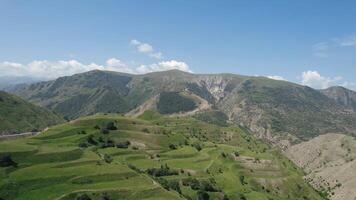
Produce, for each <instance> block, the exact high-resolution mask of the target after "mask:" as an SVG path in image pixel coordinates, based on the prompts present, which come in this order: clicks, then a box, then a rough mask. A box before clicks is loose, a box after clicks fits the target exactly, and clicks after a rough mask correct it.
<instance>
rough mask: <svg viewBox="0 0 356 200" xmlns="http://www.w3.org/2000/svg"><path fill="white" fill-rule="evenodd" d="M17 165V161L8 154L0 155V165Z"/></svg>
mask: <svg viewBox="0 0 356 200" xmlns="http://www.w3.org/2000/svg"><path fill="white" fill-rule="evenodd" d="M10 166H13V167H17V163H16V162H15V161H13V160H12V158H11V156H10V155H2V156H1V157H0V167H10Z"/></svg>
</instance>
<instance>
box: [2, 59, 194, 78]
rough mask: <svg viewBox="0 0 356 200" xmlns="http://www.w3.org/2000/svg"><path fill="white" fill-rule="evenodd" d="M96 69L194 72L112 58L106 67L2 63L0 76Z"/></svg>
mask: <svg viewBox="0 0 356 200" xmlns="http://www.w3.org/2000/svg"><path fill="white" fill-rule="evenodd" d="M95 69H98V70H109V71H117V72H125V73H131V74H142V73H147V72H155V71H165V70H171V69H178V70H182V71H186V72H192V71H191V70H190V68H189V66H188V64H186V63H185V62H181V61H176V60H170V61H161V62H159V63H153V64H150V65H141V66H139V67H131V66H129V65H127V64H126V63H124V62H122V61H121V60H119V59H117V58H110V59H108V60H107V61H106V63H105V65H98V64H96V63H90V64H83V63H81V62H79V61H77V60H68V61H64V60H60V61H47V60H35V61H32V62H30V63H28V64H21V63H16V62H2V63H0V76H29V77H34V78H41V79H54V78H57V77H60V76H70V75H73V74H77V73H82V72H86V71H90V70H95Z"/></svg>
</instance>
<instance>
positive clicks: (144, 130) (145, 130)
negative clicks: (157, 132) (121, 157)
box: [142, 128, 150, 133]
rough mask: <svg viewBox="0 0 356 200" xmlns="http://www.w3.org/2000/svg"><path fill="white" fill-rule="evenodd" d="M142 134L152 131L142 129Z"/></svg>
mask: <svg viewBox="0 0 356 200" xmlns="http://www.w3.org/2000/svg"><path fill="white" fill-rule="evenodd" d="M142 132H145V133H150V130H148V128H144V129H142Z"/></svg>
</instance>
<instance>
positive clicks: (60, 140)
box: [0, 111, 323, 200]
mask: <svg viewBox="0 0 356 200" xmlns="http://www.w3.org/2000/svg"><path fill="white" fill-rule="evenodd" d="M302 176H303V172H302V171H301V170H300V169H299V168H297V167H296V166H295V165H294V164H293V163H292V162H291V161H289V160H288V159H286V158H285V157H284V156H282V155H281V154H280V153H279V152H278V151H277V150H275V149H272V148H271V147H269V146H268V145H266V144H265V143H263V142H262V141H260V140H258V139H256V138H254V137H253V136H252V135H250V134H249V133H248V132H247V131H246V130H245V129H244V128H240V127H235V126H224V127H220V126H217V125H212V124H207V123H204V122H202V121H199V120H197V119H194V118H191V117H163V116H161V115H159V114H157V113H153V112H151V111H146V112H145V113H144V114H143V115H141V116H139V117H138V118H129V117H125V116H122V115H119V114H97V115H93V116H89V117H84V118H80V119H78V120H75V121H72V122H69V123H66V124H62V125H57V126H54V127H51V128H50V129H49V130H47V131H45V132H44V133H42V134H40V135H38V136H35V137H31V138H23V139H17V140H12V141H4V142H1V143H0V199H6V200H11V199H19V200H22V199H24V200H25V199H26V200H32V199H33V200H38V199H49V200H52V199H61V200H64V199H135V200H136V199H225V200H226V199H238V200H246V199H247V200H272V199H273V200H283V199H296V200H297V199H301V200H306V199H310V200H312V199H323V198H322V197H321V196H320V195H319V193H317V192H316V191H315V190H313V189H312V187H310V186H309V185H308V184H306V183H305V182H304V180H303V179H302Z"/></svg>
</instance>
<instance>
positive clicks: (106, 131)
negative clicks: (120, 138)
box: [100, 128, 109, 134]
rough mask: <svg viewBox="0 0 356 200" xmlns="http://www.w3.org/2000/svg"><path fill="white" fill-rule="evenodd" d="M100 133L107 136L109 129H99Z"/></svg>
mask: <svg viewBox="0 0 356 200" xmlns="http://www.w3.org/2000/svg"><path fill="white" fill-rule="evenodd" d="M100 133H102V134H108V133H109V129H106V128H101V129H100Z"/></svg>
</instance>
